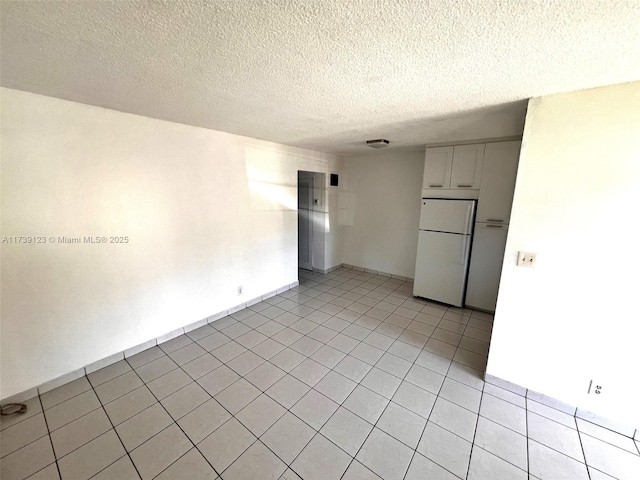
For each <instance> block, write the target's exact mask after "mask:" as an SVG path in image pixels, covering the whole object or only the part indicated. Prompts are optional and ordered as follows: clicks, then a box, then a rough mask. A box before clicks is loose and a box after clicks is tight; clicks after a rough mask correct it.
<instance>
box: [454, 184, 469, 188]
mask: <svg viewBox="0 0 640 480" xmlns="http://www.w3.org/2000/svg"><path fill="white" fill-rule="evenodd" d="M457 186H458V187H460V188H471V187H473V185H460V184H458V185H457Z"/></svg>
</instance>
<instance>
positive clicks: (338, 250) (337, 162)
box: [324, 157, 344, 269]
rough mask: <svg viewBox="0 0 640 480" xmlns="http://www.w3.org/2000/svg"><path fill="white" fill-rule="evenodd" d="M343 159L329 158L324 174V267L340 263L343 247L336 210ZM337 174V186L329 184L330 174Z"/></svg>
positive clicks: (341, 178) (342, 180)
mask: <svg viewBox="0 0 640 480" xmlns="http://www.w3.org/2000/svg"><path fill="white" fill-rule="evenodd" d="M343 163H344V162H343V159H342V158H341V157H337V158H333V159H329V165H328V174H327V175H326V178H325V180H326V182H327V196H326V197H325V198H326V199H327V205H328V210H327V211H328V213H327V215H328V216H327V220H328V221H327V224H326V233H325V259H324V262H325V269H329V268H332V267H335V266H337V265H341V264H342V263H343V261H342V258H343V256H342V247H343V243H344V241H343V232H344V229H343V227H342V226H341V225H340V222H339V218H338V212H339V208H338V205H339V197H340V195H341V192H342V190H343V186H342V184H343V182H344V175H343ZM332 173H337V174H338V186H337V187H335V186H334V187H332V186H330V180H331V178H330V174H332Z"/></svg>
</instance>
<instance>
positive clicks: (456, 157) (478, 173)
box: [450, 143, 484, 190]
mask: <svg viewBox="0 0 640 480" xmlns="http://www.w3.org/2000/svg"><path fill="white" fill-rule="evenodd" d="M483 158H484V143H483V144H480V145H460V146H458V147H453V166H452V168H451V186H450V188H471V189H475V190H477V189H478V188H480V178H481V177H482V161H483Z"/></svg>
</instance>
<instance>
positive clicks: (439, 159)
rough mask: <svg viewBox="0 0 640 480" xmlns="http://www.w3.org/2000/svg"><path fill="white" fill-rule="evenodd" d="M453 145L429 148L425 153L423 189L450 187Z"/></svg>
mask: <svg viewBox="0 0 640 480" xmlns="http://www.w3.org/2000/svg"><path fill="white" fill-rule="evenodd" d="M452 161H453V147H437V148H427V150H426V152H425V155H424V178H423V180H422V188H423V190H427V189H429V188H439V189H446V188H449V181H450V179H451V162H452Z"/></svg>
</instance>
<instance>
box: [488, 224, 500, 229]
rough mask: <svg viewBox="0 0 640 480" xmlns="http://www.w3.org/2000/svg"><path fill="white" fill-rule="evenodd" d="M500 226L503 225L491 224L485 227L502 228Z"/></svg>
mask: <svg viewBox="0 0 640 480" xmlns="http://www.w3.org/2000/svg"><path fill="white" fill-rule="evenodd" d="M502 227H503V226H502V225H491V224H488V225H487V228H502Z"/></svg>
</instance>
